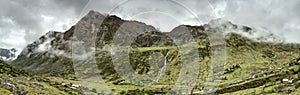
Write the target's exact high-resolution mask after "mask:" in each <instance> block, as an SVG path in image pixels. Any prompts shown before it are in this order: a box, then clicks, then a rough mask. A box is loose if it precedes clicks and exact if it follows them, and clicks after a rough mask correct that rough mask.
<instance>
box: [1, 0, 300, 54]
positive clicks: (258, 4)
mask: <svg viewBox="0 0 300 95" xmlns="http://www.w3.org/2000/svg"><path fill="white" fill-rule="evenodd" d="M0 8H1V9H2V10H1V12H0V48H13V47H15V48H17V49H18V50H19V51H21V49H22V48H24V47H25V46H26V45H27V44H29V43H32V42H33V41H34V40H36V39H37V38H39V37H40V36H42V35H44V34H45V33H46V32H48V31H53V30H55V31H65V30H67V29H68V28H70V26H71V25H74V24H75V23H76V22H77V21H78V20H79V19H80V17H82V16H83V15H85V14H86V13H87V12H88V11H89V10H91V9H93V10H96V11H99V12H100V13H105V14H116V15H118V16H120V17H121V18H123V19H128V20H138V21H142V22H145V23H147V24H151V25H153V26H155V27H157V28H158V29H160V30H161V31H170V30H171V29H173V28H174V27H176V26H178V25H180V24H192V25H200V24H204V23H208V21H210V20H211V19H216V18H224V19H227V20H229V21H232V22H233V23H236V24H241V25H247V26H251V27H257V28H264V29H267V30H269V31H271V32H273V33H275V34H277V35H280V36H282V37H284V38H286V41H287V42H297V43H299V41H300V39H299V38H300V31H299V30H300V19H299V17H300V11H298V10H299V9H300V1H299V0H1V1H0Z"/></svg>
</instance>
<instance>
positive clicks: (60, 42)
mask: <svg viewBox="0 0 300 95" xmlns="http://www.w3.org/2000/svg"><path fill="white" fill-rule="evenodd" d="M189 34H190V35H189ZM222 34H223V35H222ZM222 38H224V39H222ZM283 41H284V39H281V38H280V37H279V36H276V35H274V34H272V33H269V32H267V30H261V29H256V28H252V27H248V26H242V25H235V24H233V23H231V22H230V21H226V20H223V19H216V20H212V21H211V22H209V23H208V24H204V25H199V26H191V25H180V26H178V27H175V28H174V29H173V30H172V31H170V32H160V31H159V30H157V29H156V28H155V27H153V26H151V25H147V24H145V23H142V22H138V21H129V20H123V19H121V18H119V17H117V16H115V15H103V14H100V13H98V12H96V11H90V12H89V13H88V14H87V15H86V16H85V17H83V18H82V19H81V20H80V21H79V22H78V23H77V24H76V25H74V26H73V27H71V28H70V29H69V30H67V31H66V32H64V33H62V32H54V31H51V32H49V33H47V34H45V35H44V36H42V37H40V38H39V39H38V40H37V41H35V42H33V43H32V44H30V45H28V46H27V47H26V48H24V49H23V51H22V53H21V54H20V55H19V56H18V58H17V59H16V60H14V61H13V62H12V65H13V66H16V67H18V68H22V69H24V70H25V71H28V72H30V73H32V74H37V75H45V76H49V77H62V78H64V79H74V78H75V72H77V74H78V73H79V74H82V75H83V76H84V78H88V77H94V76H95V75H94V74H95V73H94V72H93V71H95V68H97V69H98V70H99V72H100V75H102V76H103V77H102V78H103V79H104V80H105V81H106V82H107V83H108V84H110V83H112V85H113V86H110V87H111V88H113V89H114V91H115V93H119V94H120V93H123V94H126V93H127V94H137V93H148V94H153V93H154V92H162V93H165V92H166V91H165V90H166V89H171V88H172V87H173V86H174V85H175V84H176V81H178V80H182V82H190V80H189V79H195V81H194V82H191V83H194V84H191V85H192V86H193V87H194V90H193V91H192V92H191V93H193V92H195V93H201V91H204V92H205V93H203V94H209V93H211V92H210V91H214V92H215V93H217V94H227V93H234V94H253V93H254V94H263V93H267V94H268V93H270V94H271V93H279V94H283V93H297V92H299V89H298V87H297V86H296V85H298V84H299V82H297V81H298V77H295V76H297V74H298V73H299V69H298V68H299V62H300V61H298V59H299V58H300V55H299V54H300V45H299V44H286V43H283ZM124 51H125V52H124ZM194 53H196V54H197V55H199V56H195V55H194ZM224 56H225V57H224ZM153 57H154V58H153ZM93 59H95V60H93ZM152 59H162V60H156V61H159V62H153V60H152ZM154 61H155V60H154ZM149 62H152V63H153V64H152V63H151V64H149ZM91 63H96V65H95V66H94V65H92V64H91ZM126 63H130V64H126ZM197 66H199V67H197ZM124 68H125V69H124ZM127 68H132V69H133V70H132V71H130V70H127ZM182 68H183V69H182ZM278 68H281V71H279V72H277V71H278ZM214 72H217V73H214ZM133 74H135V75H141V76H131V75H133ZM144 75H147V76H144ZM298 75H299V74H298ZM157 76H160V77H158V78H155V77H157ZM80 77H82V76H80ZM130 78H131V79H130ZM214 78H215V79H214ZM283 78H289V79H292V80H294V81H296V82H294V83H293V85H284V83H281V82H280V81H281V80H282V79H283ZM77 79H81V78H78V76H77ZM149 79H150V80H149ZM137 80H142V82H139V81H137ZM154 81H155V82H157V83H155V84H153V85H151V86H149V87H147V88H146V90H144V92H141V91H139V90H133V89H127V90H126V91H125V90H124V89H123V88H139V89H142V88H143V86H145V85H147V84H148V83H151V82H154ZM297 83H298V84H297ZM216 84H217V85H216ZM253 84H255V85H253ZM262 86H263V87H262ZM174 87H175V86H174ZM200 88H201V89H200ZM202 88H203V89H202ZM262 88H264V89H262ZM265 88H266V89H265ZM89 89H90V90H88V91H92V90H91V89H92V88H89ZM189 89H192V88H189ZM199 89H200V90H201V91H200V90H199ZM258 90H259V91H261V92H255V91H258ZM94 92H95V91H94ZM154 94H155V93H154ZM177 94H178V93H177Z"/></svg>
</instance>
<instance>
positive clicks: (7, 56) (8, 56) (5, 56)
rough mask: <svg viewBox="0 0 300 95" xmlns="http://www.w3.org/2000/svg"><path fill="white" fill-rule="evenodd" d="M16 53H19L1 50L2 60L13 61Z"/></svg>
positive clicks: (0, 57) (0, 56) (12, 50)
mask: <svg viewBox="0 0 300 95" xmlns="http://www.w3.org/2000/svg"><path fill="white" fill-rule="evenodd" d="M15 52H17V50H16V49H14V48H12V49H3V48H0V59H2V60H5V61H12V60H13V59H15V58H16V55H15Z"/></svg>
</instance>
